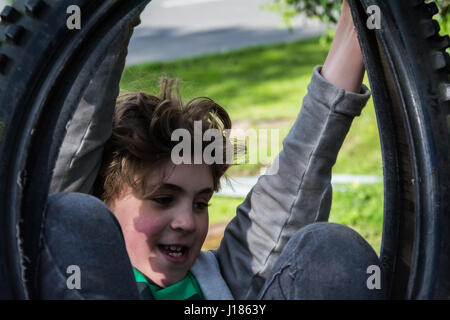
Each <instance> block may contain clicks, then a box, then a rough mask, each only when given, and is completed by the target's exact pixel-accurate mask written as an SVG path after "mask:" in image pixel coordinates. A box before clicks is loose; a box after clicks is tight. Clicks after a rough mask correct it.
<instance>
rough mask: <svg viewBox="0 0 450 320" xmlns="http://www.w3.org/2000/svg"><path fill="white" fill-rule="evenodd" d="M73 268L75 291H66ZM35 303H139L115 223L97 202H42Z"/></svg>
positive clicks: (81, 197)
mask: <svg viewBox="0 0 450 320" xmlns="http://www.w3.org/2000/svg"><path fill="white" fill-rule="evenodd" d="M73 266H76V268H78V270H79V272H80V281H81V282H80V283H81V285H80V287H79V288H69V287H68V285H67V281H68V280H67V279H68V277H69V276H70V274H68V273H67V270H69V269H68V268H69V267H73ZM38 268H39V272H38V285H39V294H40V298H41V299H139V295H138V292H137V287H136V283H135V280H134V275H133V271H132V266H131V262H130V260H129V257H128V254H127V251H126V246H125V241H124V238H123V235H122V231H121V228H120V225H119V223H118V221H117V219H116V218H115V217H114V215H113V214H112V212H111V211H110V210H109V209H108V208H107V207H106V205H105V204H104V203H103V202H102V201H100V200H99V199H97V198H95V197H93V196H90V195H87V194H81V193H56V194H52V195H51V196H50V197H49V199H48V201H47V210H46V215H45V219H44V228H43V241H42V246H41V250H40V256H39V266H38Z"/></svg>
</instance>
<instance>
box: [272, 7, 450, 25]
mask: <svg viewBox="0 0 450 320" xmlns="http://www.w3.org/2000/svg"><path fill="white" fill-rule="evenodd" d="M272 1H273V3H272V4H271V5H270V6H269V8H270V9H271V10H274V11H278V12H279V13H280V14H281V16H282V18H283V20H284V21H285V23H287V24H288V25H290V23H291V20H292V18H293V17H294V16H295V15H297V14H299V13H303V14H306V16H308V17H310V18H318V19H320V20H321V21H322V22H325V23H327V24H334V23H336V22H337V20H338V18H339V13H340V11H341V5H342V1H339V0H272ZM427 2H430V1H427ZM435 2H436V4H437V5H438V8H439V14H438V15H436V16H435V18H436V19H437V20H438V21H439V23H440V25H441V28H442V31H443V32H445V33H448V32H449V31H450V30H449V10H450V0H435Z"/></svg>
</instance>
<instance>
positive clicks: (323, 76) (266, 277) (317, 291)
mask: <svg viewBox="0 0 450 320" xmlns="http://www.w3.org/2000/svg"><path fill="white" fill-rule="evenodd" d="M363 76H364V64H363V60H362V56H361V52H360V48H359V44H358V41H357V37H356V31H355V30H354V28H353V21H352V17H351V14H350V10H349V7H348V4H347V2H346V1H344V3H343V9H342V13H341V17H340V20H339V23H338V26H337V31H336V37H335V39H334V41H333V44H332V46H331V49H330V52H329V55H328V57H327V59H326V61H325V63H324V65H323V67H316V68H315V69H314V73H313V77H312V81H311V83H310V85H309V88H308V89H309V92H308V95H307V96H306V97H305V99H304V101H303V107H302V110H301V112H300V115H299V117H298V118H297V120H296V122H295V124H294V125H293V127H292V128H291V131H290V132H289V134H288V136H287V137H286V138H285V139H284V141H283V150H282V151H281V152H280V154H279V155H278V156H277V158H276V160H275V161H276V162H277V163H276V167H277V168H279V169H278V171H277V172H276V173H275V172H273V173H275V174H270V175H269V174H266V175H263V176H261V177H260V178H259V180H258V183H257V184H256V185H255V186H254V187H253V189H252V190H251V191H250V193H249V194H248V195H247V197H246V199H245V201H244V202H243V203H242V204H241V205H240V206H239V207H238V208H237V215H236V217H235V218H234V219H233V220H232V221H231V222H230V223H229V225H228V226H227V228H226V230H225V234H224V238H223V240H222V242H221V244H220V247H219V248H218V249H217V250H214V251H208V252H201V251H200V249H201V247H202V244H203V241H204V240H205V237H206V234H207V230H208V210H207V206H208V201H209V199H210V198H211V196H212V194H213V192H214V191H216V190H217V189H218V186H219V183H218V182H219V179H220V177H221V176H222V175H223V174H224V173H225V171H226V169H227V165H220V164H213V165H209V164H204V163H202V164H181V165H174V164H173V163H171V161H170V157H169V155H170V151H171V149H172V148H173V143H172V144H171V142H170V141H171V133H172V132H173V130H174V129H176V128H180V127H182V128H186V129H188V130H189V129H192V122H193V121H195V120H202V121H203V123H204V124H205V127H206V128H208V127H210V128H217V129H221V130H223V129H228V128H230V127H231V122H230V120H229V118H228V115H227V114H226V112H225V110H224V109H222V108H221V107H220V106H218V105H217V104H215V103H214V102H213V101H212V100H209V99H197V100H194V101H191V102H190V103H188V106H187V107H184V108H183V107H182V106H181V105H182V103H181V102H180V101H179V100H180V99H179V95H175V97H173V95H172V92H173V90H172V89H171V87H172V85H173V83H172V82H170V81H168V80H166V81H165V82H163V85H162V88H163V90H162V95H161V97H160V98H158V97H153V96H148V95H145V94H136V95H130V96H128V97H126V98H125V99H124V100H122V101H119V102H118V104H117V109H116V112H115V115H114V117H115V119H114V128H113V136H112V138H111V140H110V142H109V144H108V148H107V150H106V152H105V162H104V164H103V166H102V170H101V173H100V178H99V180H98V182H100V184H99V185H100V189H101V192H100V193H97V195H98V196H99V197H100V198H101V199H102V200H103V201H104V203H105V204H106V205H107V206H108V208H106V207H105V206H104V205H103V204H102V203H101V202H99V201H97V202H96V201H95V200H93V198H91V197H89V196H83V195H80V194H75V195H74V194H56V195H54V196H52V197H51V198H50V199H49V204H48V212H49V215H50V216H51V215H52V213H54V212H57V211H61V210H64V211H65V212H67V211H74V210H79V208H78V207H76V205H75V203H77V202H78V203H82V202H83V203H89V211H91V213H92V214H94V212H95V215H96V216H97V215H102V216H105V215H108V214H110V213H109V210H110V211H111V212H112V213H113V214H114V216H115V218H116V219H117V221H118V222H119V224H120V229H121V231H122V233H123V236H124V242H125V246H126V252H127V254H128V257H129V259H130V262H131V265H132V266H133V272H134V276H135V279H136V281H137V282H138V288H139V294H140V297H141V298H142V299H377V298H383V297H384V292H383V290H382V289H381V290H369V288H368V287H367V284H366V281H367V277H368V275H367V273H366V270H367V268H368V267H369V266H371V265H378V264H379V262H378V258H377V256H376V254H375V252H374V251H373V249H372V248H371V247H370V246H369V245H368V244H367V242H365V240H364V239H362V238H361V237H360V236H359V235H358V234H357V233H356V232H354V231H353V230H351V229H350V228H347V227H345V226H340V225H336V224H331V223H324V222H320V221H327V219H328V215H329V210H330V206H331V194H332V191H331V183H330V180H331V168H332V166H333V164H334V162H335V160H336V157H337V153H338V151H339V149H340V147H341V145H342V142H343V140H344V138H345V135H346V134H347V132H348V130H349V127H350V125H351V122H352V120H353V117H355V116H357V115H359V114H360V112H361V110H362V108H363V107H364V105H365V104H366V102H367V100H368V99H369V95H370V93H369V91H368V89H367V87H365V86H363V85H362V80H363ZM203 147H204V146H203ZM225 156H226V155H225ZM268 170H269V173H271V171H270V170H271V168H269V169H268ZM108 209H109V210H108ZM82 211H86V208H84V209H82ZM124 269H126V264H125V266H124ZM130 269H131V268H130ZM129 273H130V271H124V272H123V274H124V278H127V277H128V278H127V279H128V280H129Z"/></svg>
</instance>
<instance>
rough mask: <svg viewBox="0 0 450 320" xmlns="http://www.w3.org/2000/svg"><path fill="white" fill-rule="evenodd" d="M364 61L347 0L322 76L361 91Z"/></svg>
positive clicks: (334, 82)
mask: <svg viewBox="0 0 450 320" xmlns="http://www.w3.org/2000/svg"><path fill="white" fill-rule="evenodd" d="M364 72H365V67H364V61H363V58H362V54H361V48H360V46H359V43H358V37H357V33H356V30H355V29H354V24H353V19H352V15H351V12H350V7H349V6H348V3H347V1H344V3H343V5H342V13H341V16H340V18H339V22H338V25H337V28H336V36H335V38H334V40H333V43H332V45H331V48H330V51H329V53H328V56H327V58H326V60H325V63H324V64H323V68H322V71H321V74H322V76H323V77H324V78H325V79H326V80H328V81H329V82H330V83H332V84H333V85H335V86H336V87H338V88H342V89H344V90H346V91H350V92H356V93H359V92H360V90H361V85H362V81H363V78H364Z"/></svg>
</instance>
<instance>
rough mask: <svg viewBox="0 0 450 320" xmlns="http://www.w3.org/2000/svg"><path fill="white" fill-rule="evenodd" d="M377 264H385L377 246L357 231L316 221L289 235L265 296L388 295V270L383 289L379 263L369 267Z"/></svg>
mask: <svg viewBox="0 0 450 320" xmlns="http://www.w3.org/2000/svg"><path fill="white" fill-rule="evenodd" d="M374 265H375V266H379V265H380V263H379V259H378V257H377V255H376V253H375V251H374V250H373V249H372V247H371V246H370V245H369V244H368V243H367V242H366V241H365V240H364V239H363V238H362V237H361V236H360V235H359V234H358V233H357V232H356V231H354V230H352V229H351V228H349V227H347V226H344V225H339V224H335V223H329V222H319V223H313V224H310V225H307V226H305V227H303V228H302V229H300V230H299V231H298V232H297V233H296V234H295V235H294V236H293V237H292V238H291V239H290V240H289V242H288V243H287V245H286V247H285V249H284V250H283V252H282V253H281V255H280V257H279V259H278V261H277V263H276V264H275V266H274V268H273V270H272V274H271V275H270V276H269V278H268V279H267V281H266V283H265V285H264V287H263V289H262V291H261V293H260V299H264V300H268V299H283V300H284V299H288V300H296V299H314V300H322V299H330V300H343V299H352V300H357V299H385V290H384V287H385V286H384V281H383V280H382V279H383V277H382V275H381V274H378V275H379V280H380V282H379V283H380V285H381V286H380V289H377V288H376V281H375V280H378V279H375V278H374V277H377V275H374V272H373V271H371V270H372V268H374V267H371V268H369V267H370V266H374ZM368 268H369V273H368ZM375 268H377V267H375ZM378 270H380V269H378ZM380 273H381V272H380ZM372 275H374V276H373V277H372ZM372 280H373V281H372ZM374 287H375V288H374Z"/></svg>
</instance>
